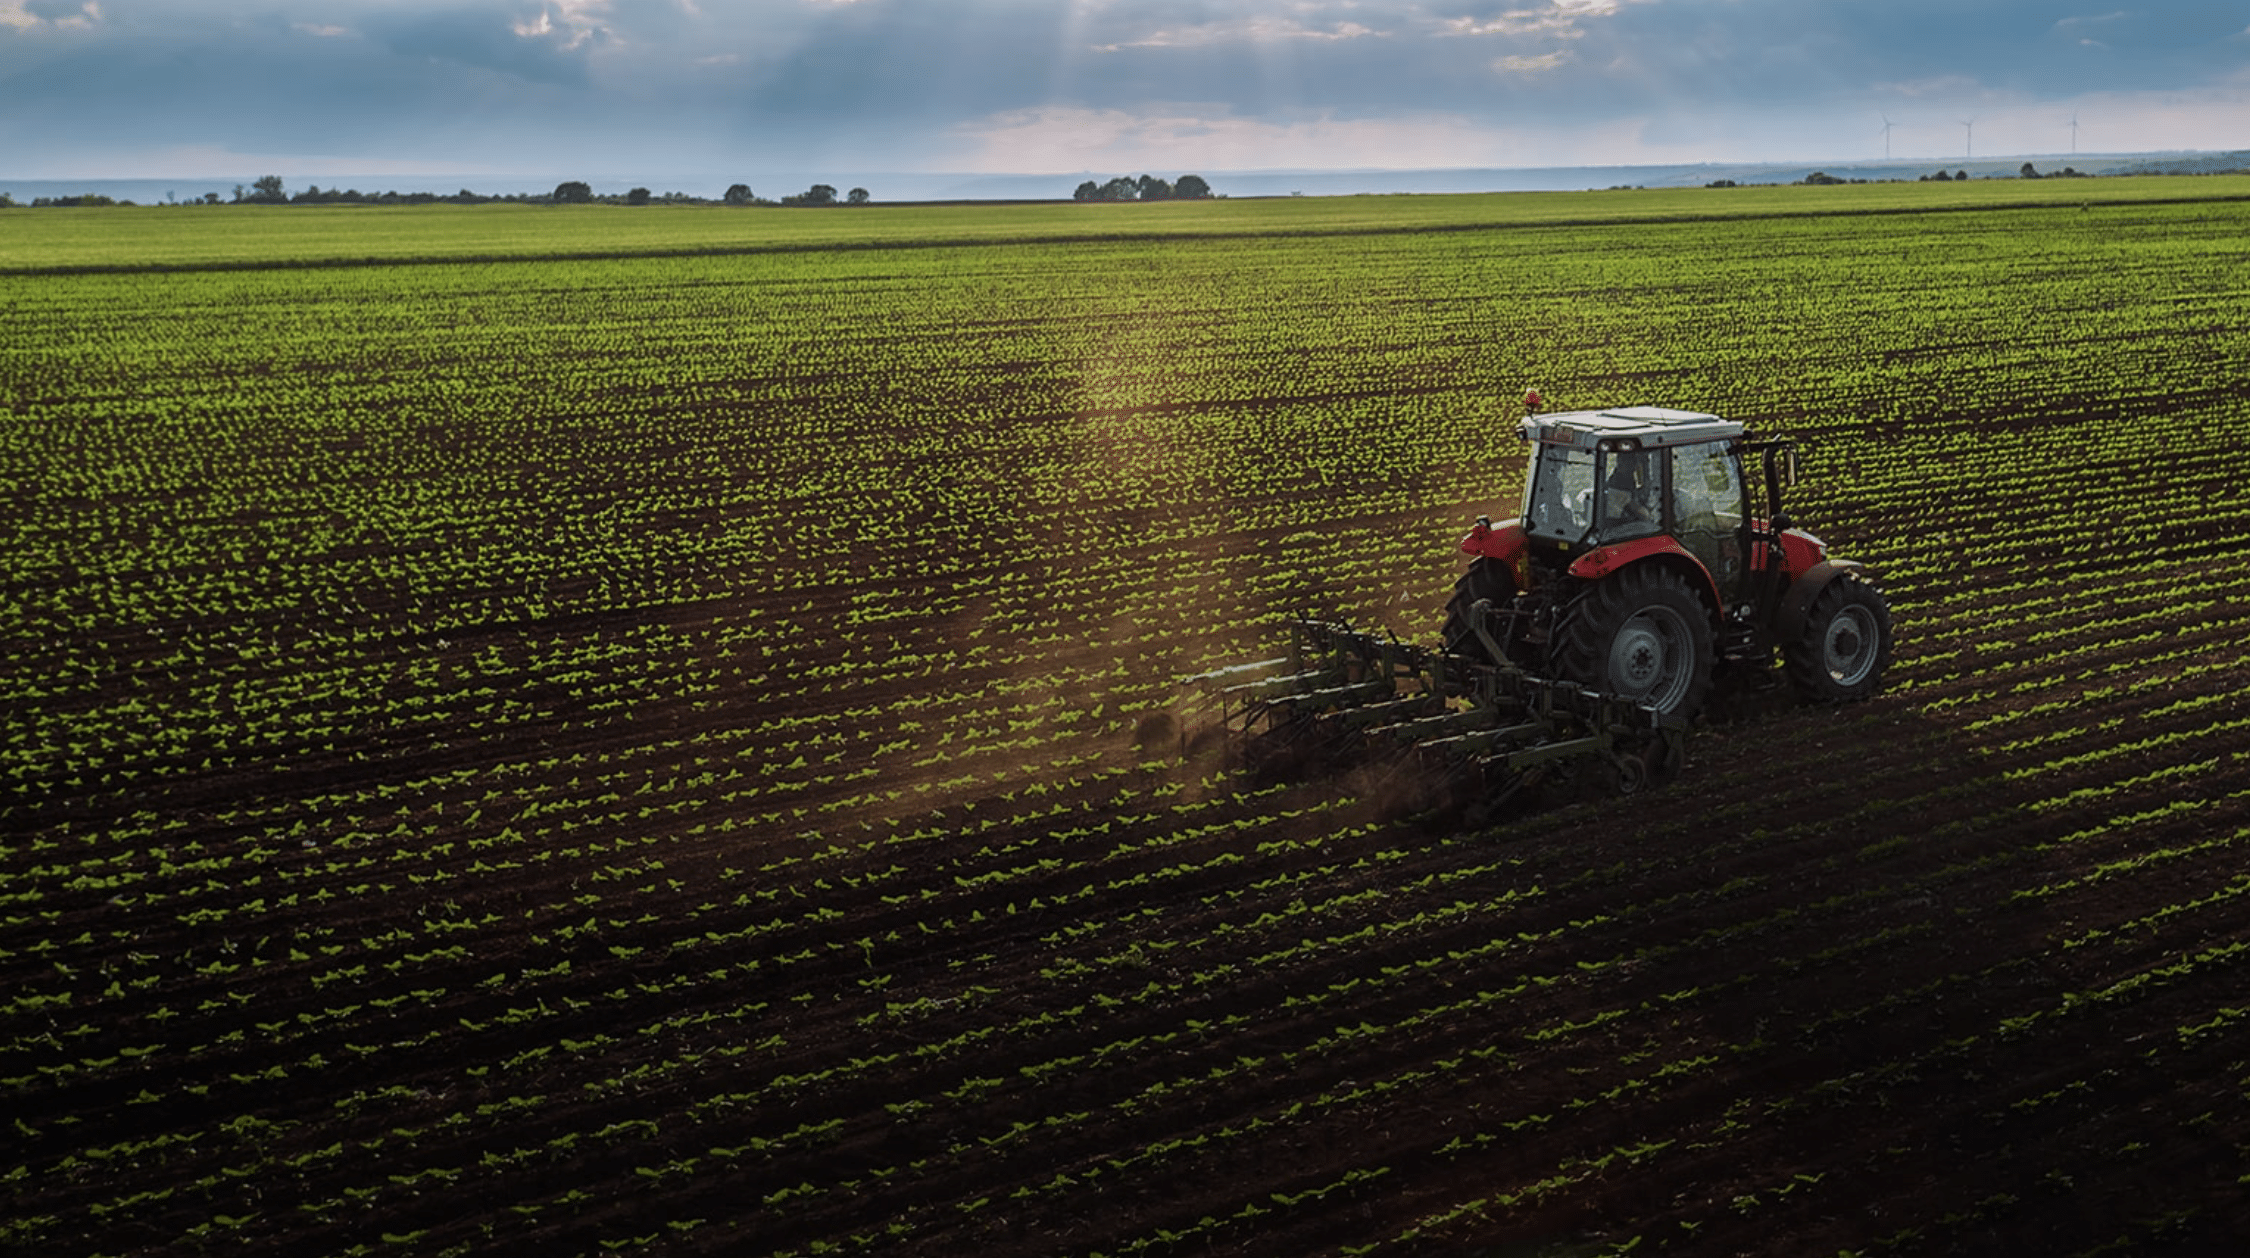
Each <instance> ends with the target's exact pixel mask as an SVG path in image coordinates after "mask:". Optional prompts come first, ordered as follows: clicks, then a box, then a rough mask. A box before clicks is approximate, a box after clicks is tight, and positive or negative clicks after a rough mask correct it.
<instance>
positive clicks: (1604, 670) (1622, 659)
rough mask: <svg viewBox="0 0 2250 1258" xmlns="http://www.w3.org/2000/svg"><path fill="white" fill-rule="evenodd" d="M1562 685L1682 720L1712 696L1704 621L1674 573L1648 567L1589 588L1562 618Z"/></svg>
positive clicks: (1704, 612) (1706, 616)
mask: <svg viewBox="0 0 2250 1258" xmlns="http://www.w3.org/2000/svg"><path fill="white" fill-rule="evenodd" d="M1566 621H1567V624H1566V626H1565V627H1564V629H1563V631H1562V633H1561V634H1560V636H1559V639H1558V641H1557V643H1556V648H1557V649H1556V651H1555V654H1554V661H1555V666H1556V669H1557V671H1558V672H1559V673H1560V674H1561V675H1562V676H1564V677H1567V678H1569V679H1570V680H1572V681H1575V682H1577V683H1579V684H1580V685H1583V686H1586V687H1589V688H1590V689H1594V690H1599V691H1602V692H1604V693H1606V694H1613V695H1618V696H1621V697H1623V698H1627V699H1633V700H1637V701H1639V702H1641V703H1645V704H1647V705H1649V706H1650V707H1652V708H1655V709H1656V710H1657V711H1659V712H1662V713H1664V714H1665V715H1666V716H1674V717H1678V718H1680V719H1682V720H1688V719H1691V718H1693V717H1694V716H1695V714H1696V712H1697V711H1699V710H1700V709H1701V708H1702V706H1703V699H1704V696H1705V694H1707V693H1708V692H1709V691H1710V689H1711V613H1710V612H1709V610H1708V609H1706V608H1705V607H1704V605H1703V600H1702V599H1700V598H1697V597H1696V595H1695V591H1694V590H1692V589H1690V588H1689V587H1688V583H1687V581H1686V580H1685V579H1683V578H1682V577H1681V576H1680V575H1679V574H1678V573H1676V572H1673V571H1671V570H1670V569H1667V568H1663V567H1658V566H1654V565H1650V564H1640V565H1636V566H1634V567H1631V568H1627V569H1625V570H1624V571H1623V572H1620V573H1618V574H1617V575H1615V576H1613V577H1607V578H1605V579H1603V580H1601V581H1598V582H1595V583H1594V585H1593V587H1592V588H1591V589H1589V590H1587V591H1586V592H1585V593H1584V594H1583V595H1581V596H1580V597H1579V599H1578V602H1577V604H1576V605H1575V606H1574V607H1572V608H1571V610H1570V613H1569V614H1568V615H1567V616H1566Z"/></svg>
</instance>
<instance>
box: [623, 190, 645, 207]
mask: <svg viewBox="0 0 2250 1258" xmlns="http://www.w3.org/2000/svg"><path fill="white" fill-rule="evenodd" d="M625 204H627V205H647V204H648V189H646V188H635V189H633V190H632V191H631V192H628V193H626V194H625Z"/></svg>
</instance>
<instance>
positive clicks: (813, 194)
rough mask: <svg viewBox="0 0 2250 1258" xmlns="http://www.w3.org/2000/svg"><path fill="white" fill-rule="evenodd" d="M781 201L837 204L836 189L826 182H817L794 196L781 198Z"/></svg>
mask: <svg viewBox="0 0 2250 1258" xmlns="http://www.w3.org/2000/svg"><path fill="white" fill-rule="evenodd" d="M781 203H782V204H783V205H834V204H836V189H834V188H832V187H830V186H829V185H827V184H824V183H816V184H814V185H813V186H812V187H810V188H807V189H806V190H804V191H803V192H800V193H798V194H797V195H795V196H793V197H783V198H781Z"/></svg>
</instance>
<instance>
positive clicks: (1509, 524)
mask: <svg viewBox="0 0 2250 1258" xmlns="http://www.w3.org/2000/svg"><path fill="white" fill-rule="evenodd" d="M1526 545H1528V543H1527V542H1526V541H1525V539H1524V535H1523V521H1522V520H1502V521H1500V522H1499V523H1498V524H1494V523H1493V522H1492V521H1491V520H1489V519H1486V518H1485V517H1483V516H1478V517H1477V522H1476V527H1474V528H1472V529H1470V530H1469V535H1468V536H1467V537H1464V538H1462V539H1461V551H1462V553H1463V554H1469V555H1483V556H1484V557H1485V558H1487V559H1497V560H1499V561H1500V562H1502V563H1514V562H1515V560H1516V556H1518V555H1521V554H1523V553H1524V548H1525V547H1526Z"/></svg>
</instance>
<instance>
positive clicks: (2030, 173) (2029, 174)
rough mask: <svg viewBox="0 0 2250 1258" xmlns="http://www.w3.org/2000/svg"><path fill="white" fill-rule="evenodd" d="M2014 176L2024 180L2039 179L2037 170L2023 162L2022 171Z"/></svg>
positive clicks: (2035, 167) (2028, 163)
mask: <svg viewBox="0 0 2250 1258" xmlns="http://www.w3.org/2000/svg"><path fill="white" fill-rule="evenodd" d="M2016 174H2017V175H2019V176H2021V177H2023V178H2025V179H2037V178H2039V168H2038V167H2037V166H2034V165H2032V164H2031V163H2030V162H2025V163H2024V164H2023V169H2021V170H2019V171H2017V172H2016Z"/></svg>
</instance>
